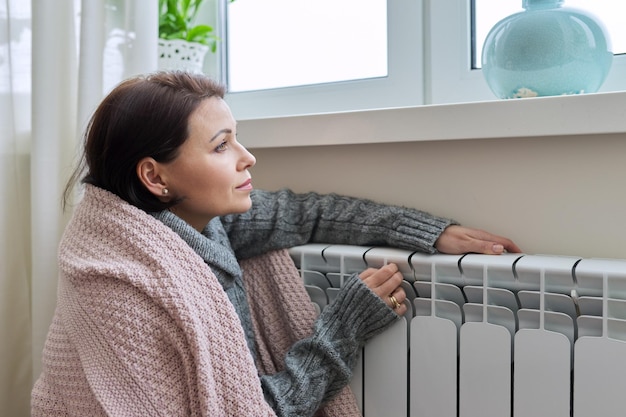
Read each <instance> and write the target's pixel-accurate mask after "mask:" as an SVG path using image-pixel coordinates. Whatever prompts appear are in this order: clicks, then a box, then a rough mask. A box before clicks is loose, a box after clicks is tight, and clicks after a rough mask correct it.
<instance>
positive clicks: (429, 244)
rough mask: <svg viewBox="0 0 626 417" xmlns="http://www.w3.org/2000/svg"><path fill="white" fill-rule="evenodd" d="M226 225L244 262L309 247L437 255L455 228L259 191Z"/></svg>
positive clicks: (390, 211) (372, 208) (347, 202)
mask: <svg viewBox="0 0 626 417" xmlns="http://www.w3.org/2000/svg"><path fill="white" fill-rule="evenodd" d="M222 222H223V224H224V227H225V229H226V231H227V233H228V235H229V239H230V242H231V245H232V247H233V249H234V250H235V253H236V254H237V257H238V258H240V259H245V258H249V257H252V256H255V255H258V254H261V253H264V252H267V251H269V250H274V249H283V248H289V247H293V246H297V245H302V244H305V243H309V242H320V243H332V244H349V245H366V246H392V247H397V248H402V249H408V250H418V251H421V252H427V253H433V252H436V249H435V247H434V244H435V242H436V241H437V239H439V237H440V236H441V234H442V232H443V231H444V230H445V229H446V227H448V226H449V225H451V224H455V222H454V221H453V220H450V219H445V218H442V217H437V216H433V215H431V214H429V213H426V212H423V211H420V210H415V209H410V208H405V207H399V206H390V205H385V204H379V203H375V202H373V201H370V200H366V199H359V198H352V197H346V196H340V195H336V194H325V195H323V194H317V193H306V194H296V193H294V192H292V191H290V190H281V191H277V192H268V191H260V190H255V191H254V192H253V193H252V208H251V209H250V210H249V211H248V212H246V213H243V214H239V215H229V216H225V217H223V218H222Z"/></svg>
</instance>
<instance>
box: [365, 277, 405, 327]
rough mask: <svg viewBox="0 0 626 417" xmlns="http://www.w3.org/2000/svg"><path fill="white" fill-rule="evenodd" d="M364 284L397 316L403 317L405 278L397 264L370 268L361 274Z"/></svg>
mask: <svg viewBox="0 0 626 417" xmlns="http://www.w3.org/2000/svg"><path fill="white" fill-rule="evenodd" d="M359 277H360V278H361V280H363V283H364V284H365V285H367V287H368V288H369V289H370V290H372V291H373V292H374V293H375V294H376V295H378V296H379V297H380V298H381V299H382V300H383V301H384V302H385V303H386V304H387V305H388V306H389V307H390V308H392V309H393V310H394V311H395V312H396V313H397V314H399V315H402V314H404V313H405V312H406V310H407V307H406V306H405V305H404V301H405V300H406V293H405V292H404V289H403V288H402V287H401V286H400V284H401V283H402V280H403V279H404V277H403V276H402V273H401V272H400V271H399V270H398V266H397V265H396V264H387V265H385V266H383V267H382V268H378V269H376V268H368V269H366V270H365V271H363V272H361V273H360V274H359Z"/></svg>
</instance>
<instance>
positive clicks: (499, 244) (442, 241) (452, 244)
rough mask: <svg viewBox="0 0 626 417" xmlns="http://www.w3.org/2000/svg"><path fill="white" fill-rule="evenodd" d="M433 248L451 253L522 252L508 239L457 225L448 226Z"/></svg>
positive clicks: (491, 253)
mask: <svg viewBox="0 0 626 417" xmlns="http://www.w3.org/2000/svg"><path fill="white" fill-rule="evenodd" d="M435 248H436V249H437V250H438V251H439V252H441V253H448V254H452V255H459V254H463V253H470V252H471V253H482V254H486V255H500V254H501V253H504V252H505V251H506V252H512V253H521V252H522V250H521V249H520V248H519V247H518V246H517V245H516V244H515V243H513V241H511V240H510V239H507V238H504V237H501V236H496V235H494V234H491V233H489V232H485V231H484V230H478V229H471V228H469V227H463V226H458V225H452V226H448V227H447V228H446V229H445V230H444V231H443V233H442V234H441V236H439V239H437V241H436V242H435Z"/></svg>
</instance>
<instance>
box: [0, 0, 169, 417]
mask: <svg viewBox="0 0 626 417" xmlns="http://www.w3.org/2000/svg"><path fill="white" fill-rule="evenodd" d="M157 4H158V2H157V1H155V0H82V4H81V0H56V1H50V0H31V2H30V3H29V2H26V1H24V0H0V193H1V197H2V205H0V410H2V415H7V416H16V417H19V416H29V415H30V405H29V403H30V390H31V387H32V384H33V382H34V379H35V378H37V377H38V375H39V373H40V370H41V363H40V361H41V352H42V348H43V343H44V340H45V337H46V333H47V329H48V326H49V324H50V321H51V318H52V315H53V313H54V308H55V303H56V283H57V262H56V250H57V245H58V241H59V238H60V236H61V234H62V232H63V227H64V225H65V223H66V220H67V217H68V216H69V215H70V213H63V212H62V210H61V205H60V196H61V194H62V190H63V187H64V185H65V182H66V180H67V177H68V174H69V172H70V171H71V169H72V168H73V165H74V163H75V160H76V151H77V149H78V144H79V140H80V133H81V131H82V129H83V127H84V125H85V123H86V121H87V119H88V117H89V116H90V114H91V112H92V111H93V109H94V107H95V105H96V104H97V103H98V101H99V100H100V99H101V98H102V96H103V94H105V93H106V92H107V91H108V90H109V89H110V88H111V87H112V86H113V85H115V84H116V83H117V82H119V81H120V80H121V79H123V78H126V77H127V76H130V75H132V74H137V73H143V72H149V71H153V70H154V69H156V66H157V63H156V62H157V58H156V54H157V47H156V38H157V30H158V29H157V28H158V24H157V19H158V17H157Z"/></svg>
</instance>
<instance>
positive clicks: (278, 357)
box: [241, 250, 361, 417]
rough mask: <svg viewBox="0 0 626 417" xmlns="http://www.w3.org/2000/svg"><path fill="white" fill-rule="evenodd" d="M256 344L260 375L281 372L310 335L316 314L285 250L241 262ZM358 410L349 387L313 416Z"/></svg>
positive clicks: (350, 416)
mask: <svg viewBox="0 0 626 417" xmlns="http://www.w3.org/2000/svg"><path fill="white" fill-rule="evenodd" d="M241 268H242V270H243V277H244V283H245V285H246V290H247V295H248V302H249V304H250V312H251V318H252V324H253V327H254V332H255V334H256V340H257V345H256V348H257V368H258V369H259V372H260V373H261V374H263V375H271V374H275V373H276V372H280V371H282V370H284V368H285V366H284V358H285V355H286V353H287V351H288V350H289V349H290V348H291V346H292V345H293V344H294V343H295V342H296V341H298V340H301V339H303V338H305V337H308V336H310V335H311V334H312V332H313V323H314V322H315V319H316V316H317V313H316V311H315V308H314V307H313V304H312V303H311V301H310V299H309V296H308V294H307V292H306V289H305V288H304V284H303V282H302V280H301V278H300V277H299V274H298V271H297V269H296V267H295V265H294V263H293V261H292V259H291V257H290V256H289V254H288V252H287V251H286V250H280V251H273V252H269V253H267V254H265V255H261V256H258V257H255V258H252V259H248V260H245V261H242V262H241ZM360 415H361V414H360V412H359V409H358V407H357V405H356V401H355V398H354V395H353V394H352V391H351V390H350V387H349V386H346V387H345V388H344V389H343V390H341V391H340V392H339V394H337V396H336V397H335V398H334V399H332V400H331V401H330V402H329V403H328V404H326V405H325V406H324V407H323V408H322V409H321V410H320V411H319V412H318V413H317V414H316V416H326V417H355V416H360Z"/></svg>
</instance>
